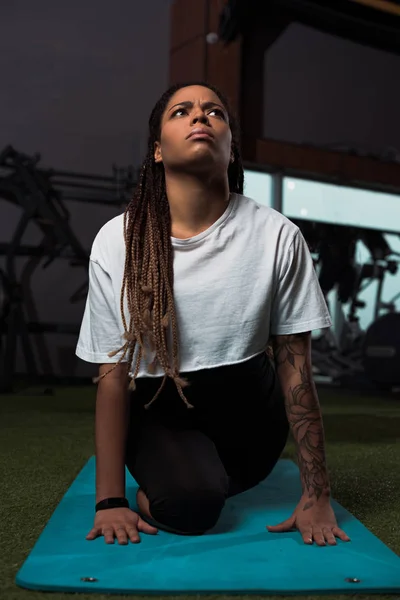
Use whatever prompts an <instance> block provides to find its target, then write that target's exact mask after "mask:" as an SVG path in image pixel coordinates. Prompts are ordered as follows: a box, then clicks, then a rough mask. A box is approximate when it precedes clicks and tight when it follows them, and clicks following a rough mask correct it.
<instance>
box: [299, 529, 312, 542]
mask: <svg viewBox="0 0 400 600" xmlns="http://www.w3.org/2000/svg"><path fill="white" fill-rule="evenodd" d="M299 531H300V533H301V537H302V538H303V542H304V543H305V544H308V545H310V544H312V543H313V530H312V527H304V528H303V529H300V530H299Z"/></svg>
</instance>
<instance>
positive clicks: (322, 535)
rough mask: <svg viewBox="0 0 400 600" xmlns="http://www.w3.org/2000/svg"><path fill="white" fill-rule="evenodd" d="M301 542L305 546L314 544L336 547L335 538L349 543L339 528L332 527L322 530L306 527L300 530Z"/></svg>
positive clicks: (347, 537)
mask: <svg viewBox="0 0 400 600" xmlns="http://www.w3.org/2000/svg"><path fill="white" fill-rule="evenodd" d="M300 533H301V535H302V538H303V541H304V543H305V544H312V543H313V542H315V543H316V544H317V545H318V546H326V545H327V544H328V545H329V546H337V542H336V537H338V538H339V539H341V540H343V541H344V542H349V541H350V538H349V536H348V535H347V534H346V533H345V532H344V531H342V530H341V529H339V527H333V528H332V529H331V528H329V527H323V528H322V529H321V528H319V527H311V526H310V527H307V528H303V529H301V530H300ZM335 536H336V537H335Z"/></svg>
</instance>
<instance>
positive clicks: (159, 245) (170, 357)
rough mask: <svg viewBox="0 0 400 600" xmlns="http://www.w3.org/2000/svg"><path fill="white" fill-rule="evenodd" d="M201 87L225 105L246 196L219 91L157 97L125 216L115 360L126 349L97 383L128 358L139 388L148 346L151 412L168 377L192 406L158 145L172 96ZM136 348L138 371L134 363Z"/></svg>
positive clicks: (232, 169)
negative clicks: (157, 381) (154, 382)
mask: <svg viewBox="0 0 400 600" xmlns="http://www.w3.org/2000/svg"><path fill="white" fill-rule="evenodd" d="M191 85H200V86H203V87H206V88H208V89H210V90H212V91H213V92H214V93H215V94H216V95H217V96H218V97H219V99H220V100H221V102H222V104H223V105H224V106H225V108H226V110H227V112H228V116H229V124H230V129H231V132H232V156H233V160H232V162H231V163H230V165H229V168H228V180H229V190H230V192H233V193H238V194H242V193H243V166H242V161H241V157H240V151H239V131H238V125H237V122H236V120H235V118H234V117H233V115H232V114H231V113H230V111H229V106H228V103H227V101H226V99H225V98H224V96H223V95H222V94H221V92H220V91H219V90H217V89H216V88H215V87H214V86H212V85H209V84H207V83H202V82H200V83H199V82H193V83H185V84H177V85H174V86H172V87H170V88H169V89H168V90H167V91H166V92H165V93H164V94H163V95H162V96H161V98H160V99H159V101H158V102H157V104H156V105H155V107H154V108H153V111H152V113H151V115H150V119H149V137H148V145H147V154H146V157H145V159H144V161H143V164H142V166H141V169H140V175H139V181H138V185H137V188H136V190H135V192H134V194H133V197H132V200H131V201H130V203H129V204H128V206H127V208H126V210H125V214H124V238H125V249H126V252H125V269H124V277H123V282H122V289H121V297H120V310H121V315H122V322H123V326H124V330H125V333H124V338H125V340H126V342H125V344H124V345H123V346H122V348H119V349H118V350H115V351H113V352H110V353H109V356H110V357H112V356H115V355H116V354H117V353H118V352H121V351H122V355H121V357H120V358H119V360H118V362H117V363H116V364H115V365H114V366H113V367H112V368H111V369H110V370H109V371H108V372H106V373H104V374H103V375H102V376H101V377H98V378H96V380H95V381H99V380H100V379H101V378H102V377H105V376H106V375H107V374H108V373H110V372H111V371H112V370H113V369H115V368H116V366H117V365H118V364H120V363H121V362H122V361H123V360H124V359H125V357H126V355H127V354H128V358H127V360H128V364H129V365H130V368H131V370H130V373H129V376H130V378H131V382H130V384H129V389H131V390H134V389H135V387H136V384H135V379H136V377H137V375H138V373H139V369H140V364H141V360H142V358H143V355H144V353H145V351H146V348H145V345H146V342H147V346H148V348H150V350H151V351H152V352H153V353H155V356H154V359H153V361H152V362H151V364H150V366H149V368H148V371H149V372H150V373H154V372H155V369H156V367H157V363H158V364H159V365H160V366H161V367H162V369H163V371H164V373H165V375H164V377H163V380H162V383H161V386H160V388H159V389H158V391H157V393H156V394H155V396H154V397H153V399H152V400H151V401H150V402H149V403H148V404H147V405H146V408H148V407H149V406H150V405H151V404H152V403H153V402H154V400H156V398H157V397H158V396H159V394H160V392H161V390H162V389H163V387H164V385H165V382H166V380H167V377H170V378H171V379H173V380H174V382H175V385H176V387H177V390H178V393H179V395H180V396H181V398H182V400H183V401H184V402H185V404H186V405H187V407H188V408H193V407H192V405H191V404H190V403H189V402H188V400H187V399H186V397H185V395H184V393H183V388H184V387H186V385H188V383H187V381H186V380H185V379H183V378H181V377H180V375H179V368H180V364H179V338H178V323H177V318H176V311H175V303H174V293H173V288H174V283H173V282H174V273H173V250H172V244H171V217H170V210H169V204H168V198H167V194H166V186H165V173H164V167H163V165H162V163H156V162H155V161H154V145H155V142H156V141H159V140H160V135H161V120H162V117H163V114H164V111H165V109H166V107H167V104H168V102H169V100H170V99H171V97H172V96H173V95H174V94H175V93H176V92H177V91H178V90H179V89H181V88H183V87H188V86H191ZM125 298H126V300H127V306H128V313H129V323H127V322H126V317H125V311H124V301H125ZM136 348H137V353H136V360H135V367H134V368H133V360H134V354H135V350H136Z"/></svg>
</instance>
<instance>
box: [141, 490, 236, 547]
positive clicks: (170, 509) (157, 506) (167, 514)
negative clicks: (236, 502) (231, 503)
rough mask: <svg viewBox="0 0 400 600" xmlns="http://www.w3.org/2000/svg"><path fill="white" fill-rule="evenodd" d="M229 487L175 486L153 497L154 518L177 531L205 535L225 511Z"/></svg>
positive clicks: (151, 507) (150, 507) (152, 513)
mask: <svg viewBox="0 0 400 600" xmlns="http://www.w3.org/2000/svg"><path fill="white" fill-rule="evenodd" d="M226 498H227V491H226V490H225V489H224V488H222V487H221V489H219V488H216V489H212V488H209V489H205V488H199V489H191V490H185V489H180V490H178V489H175V490H169V493H166V494H164V495H163V496H162V497H158V498H154V499H151V500H150V505H149V509H150V513H151V516H152V518H153V519H154V520H155V521H156V522H157V523H159V524H160V525H161V526H162V525H165V526H166V527H167V528H168V529H170V530H172V531H175V532H176V533H180V534H186V535H201V534H202V533H205V532H206V531H208V530H210V529H212V528H213V527H214V526H215V525H216V523H217V521H218V519H219V517H220V514H221V511H222V509H223V507H224V505H225V501H226Z"/></svg>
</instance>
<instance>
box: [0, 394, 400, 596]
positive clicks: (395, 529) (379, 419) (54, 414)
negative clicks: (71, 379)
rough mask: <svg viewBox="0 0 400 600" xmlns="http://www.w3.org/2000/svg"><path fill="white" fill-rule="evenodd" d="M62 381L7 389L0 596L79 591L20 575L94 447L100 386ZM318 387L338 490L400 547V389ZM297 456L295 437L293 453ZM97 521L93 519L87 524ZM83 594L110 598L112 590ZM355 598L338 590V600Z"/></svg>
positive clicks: (0, 464)
mask: <svg viewBox="0 0 400 600" xmlns="http://www.w3.org/2000/svg"><path fill="white" fill-rule="evenodd" d="M53 389H54V395H53V396H44V395H42V396H41V395H40V394H39V393H38V391H35V390H31V391H30V395H27V393H25V395H13V396H1V395H0V482H1V483H0V556H1V561H0V597H1V598H4V600H24V599H31V600H42V599H44V598H47V599H51V600H53V599H54V600H64V599H65V600H67V599H68V598H71V594H59V593H50V594H49V593H42V592H33V591H27V590H23V589H20V588H18V587H17V586H16V585H15V583H14V579H15V575H16V573H17V571H18V570H19V568H20V567H21V565H22V563H23V562H24V560H25V559H26V557H27V556H28V554H29V552H30V551H31V549H32V548H33V546H34V544H35V542H36V540H37V538H38V537H39V535H40V533H41V531H42V530H43V528H44V526H45V525H46V523H47V521H48V519H49V518H50V516H51V515H52V513H53V511H54V509H55V508H56V506H57V504H58V503H59V502H60V500H61V498H62V497H63V495H64V494H65V492H66V491H67V489H68V487H69V486H70V485H71V483H72V482H73V480H74V479H75V477H76V476H77V474H78V473H79V472H80V470H81V469H82V467H83V466H84V464H85V463H86V461H87V460H88V458H89V457H90V456H91V455H92V454H93V453H94V406H95V387H94V386H93V387H82V388H76V387H69V388H67V387H60V388H53ZM319 395H320V400H321V406H322V410H323V414H324V424H325V435H326V440H327V456H328V466H329V471H330V475H331V483H332V488H333V496H334V497H335V499H336V500H337V501H338V502H340V504H342V505H343V506H344V507H345V508H347V509H348V510H349V511H350V512H351V513H353V514H354V515H355V516H356V517H357V518H358V519H359V520H361V521H362V522H363V523H364V525H366V526H367V527H368V528H369V529H370V530H371V531H372V532H373V533H374V534H375V535H376V536H378V537H379V538H380V539H381V540H382V541H383V542H384V543H385V544H387V545H388V546H389V547H390V548H391V549H392V550H394V552H396V553H397V554H400V529H399V522H400V501H399V498H400V468H399V464H400V444H399V443H398V442H399V441H400V398H399V397H397V399H396V398H391V399H388V398H379V397H369V396H367V397H361V396H356V395H354V394H345V393H344V392H341V391H338V390H326V389H321V390H320V391H319ZM294 456H295V454H294V449H293V446H292V444H291V443H289V444H288V446H287V448H286V450H285V453H284V457H285V458H293V457H294ZM91 526H92V523H88V531H89V529H90V528H91ZM59 543H60V544H62V539H60V540H59ZM310 568H312V565H310ZM77 597H78V598H82V600H86V599H87V600H100V599H104V600H106V599H107V598H109V597H110V596H105V595H96V594H79V595H77ZM115 597H117V598H132V596H115ZM190 597H191V596H185V597H184V598H185V599H186V598H190ZM192 597H193V596H192ZM211 597H212V596H208V597H207V598H211ZM348 597H349V596H340V597H339V596H336V600H339V598H343V599H344V598H348ZM358 597H359V598H367V596H362V595H360V596H358ZM169 598H171V596H169ZM172 598H173V597H172ZM219 598H221V596H220V597H219ZM224 598H225V599H226V598H228V596H224ZM235 598H236V599H237V598H240V596H239V597H238V596H235ZM246 598H248V599H249V600H255V599H256V598H257V597H255V596H246ZM268 598H275V597H272V596H268ZM280 598H282V596H280ZM296 598H299V599H302V598H303V599H304V598H305V597H304V596H296ZM310 598H313V599H317V598H320V597H319V596H310ZM321 598H322V597H321ZM324 598H326V596H324ZM374 598H376V599H383V598H393V596H384V595H382V596H374ZM179 600H182V596H180V597H179Z"/></svg>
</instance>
